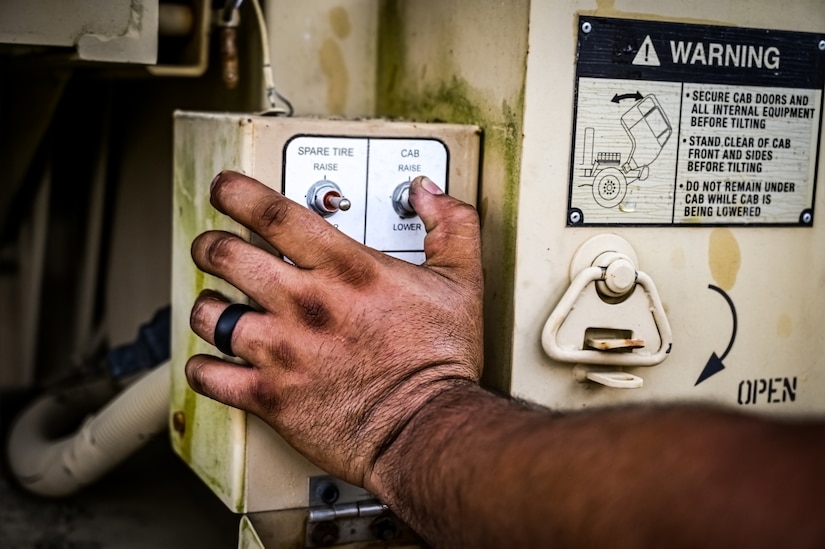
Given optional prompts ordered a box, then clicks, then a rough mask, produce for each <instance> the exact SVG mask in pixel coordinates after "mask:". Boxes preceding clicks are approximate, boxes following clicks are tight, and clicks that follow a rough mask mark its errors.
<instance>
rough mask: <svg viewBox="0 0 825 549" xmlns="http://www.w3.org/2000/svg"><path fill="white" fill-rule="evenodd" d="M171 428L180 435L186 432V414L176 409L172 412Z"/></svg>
mask: <svg viewBox="0 0 825 549" xmlns="http://www.w3.org/2000/svg"><path fill="white" fill-rule="evenodd" d="M172 428H173V429H174V430H175V432H176V433H178V434H179V435H180V436H183V434H184V433H185V432H186V414H184V413H183V412H181V411H177V412H175V413H174V414H172Z"/></svg>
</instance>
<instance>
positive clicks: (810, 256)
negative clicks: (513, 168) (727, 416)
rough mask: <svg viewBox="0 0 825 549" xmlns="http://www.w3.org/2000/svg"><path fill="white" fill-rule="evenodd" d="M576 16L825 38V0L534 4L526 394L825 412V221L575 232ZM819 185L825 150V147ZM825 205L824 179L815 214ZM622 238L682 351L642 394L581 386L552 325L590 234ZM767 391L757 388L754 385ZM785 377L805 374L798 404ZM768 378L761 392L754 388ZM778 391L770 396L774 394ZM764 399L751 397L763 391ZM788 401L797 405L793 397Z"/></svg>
mask: <svg viewBox="0 0 825 549" xmlns="http://www.w3.org/2000/svg"><path fill="white" fill-rule="evenodd" d="M577 14H594V15H599V16H609V17H623V18H632V19H645V20H665V21H678V22H686V23H700V22H701V23H709V24H713V25H725V26H732V27H735V26H746V27H755V28H770V29H785V30H793V31H809V32H812V31H817V32H823V31H825V12H823V10H822V6H821V3H820V2H818V1H816V0H800V1H792V2H784V3H781V4H777V3H774V2H768V1H762V2H752V3H749V4H748V7H747V9H744V8H743V6H742V4H741V2H733V1H730V2H708V1H693V2H679V3H663V2H652V1H650V2H649V1H626V2H615V3H614V2H597V3H593V2H585V1H579V2H564V3H560V2H549V1H547V2H533V3H532V5H531V17H530V54H529V60H528V69H527V92H526V97H525V127H524V134H525V137H524V148H523V157H522V164H521V166H522V178H521V185H520V194H519V216H518V248H517V265H516V288H515V328H514V330H515V331H514V349H513V360H512V370H511V373H512V385H511V387H510V389H511V391H512V393H513V394H515V395H518V396H521V397H524V398H528V399H531V400H535V401H537V402H540V403H543V404H546V405H550V406H553V407H557V408H568V409H569V408H579V407H585V406H598V405H607V404H618V403H625V402H640V401H664V402H673V401H683V400H688V401H707V402H713V403H718V404H721V405H725V406H732V407H735V408H738V409H740V410H743V411H750V410H754V411H761V412H767V413H777V414H797V413H802V414H805V413H817V414H822V413H825V398H823V396H822V395H823V394H825V364H823V358H822V354H823V350H825V340H824V338H823V335H822V334H823V331H822V329H821V325H822V324H823V322H825V315H823V311H825V252H823V251H824V250H825V223H823V222H822V220H817V222H816V223H815V225H814V227H813V228H767V227H762V228H760V227H729V228H727V227H689V228H682V227H679V228H669V227H664V228H663V227H645V228H632V227H606V228H595V227H594V228H578V227H570V228H568V227H566V226H565V222H566V205H567V195H568V181H569V176H570V174H569V169H570V148H571V132H572V127H573V104H574V95H573V93H574V83H575V68H576V57H575V56H576V37H577V33H578V29H577V18H576V16H577ZM819 154H820V156H819V160H818V162H819V166H820V175H819V177H820V179H821V178H822V173H821V170H822V165H823V164H824V163H825V162H823V161H824V160H825V158H823V147H822V146H821V143H820V153H819ZM823 207H825V193H823V192H822V185H821V184H820V185H819V190H818V196H817V197H816V205H815V210H816V211H822V210H823ZM602 233H614V234H617V235H619V236H621V237H622V238H624V239H625V240H626V241H628V242H629V243H630V244H631V246H632V247H633V248H634V249H635V252H636V253H637V254H638V262H639V265H638V268H639V269H640V270H642V271H644V272H646V273H648V274H649V275H650V276H651V277H652V279H653V281H654V282H655V284H656V286H657V287H658V290H659V294H660V296H661V298H662V301H663V302H664V307H665V310H666V312H667V316H668V319H669V321H670V325H671V327H672V329H673V337H674V346H673V350H672V352H671V353H670V357H669V358H667V359H666V360H665V361H664V362H663V363H662V364H660V365H658V366H653V367H649V368H632V369H629V371H630V372H631V373H634V374H637V375H639V376H641V377H643V378H644V386H643V387H642V388H640V389H633V390H623V389H612V388H607V387H604V386H601V385H597V384H593V383H590V382H588V383H579V382H577V381H575V380H574V377H573V374H572V370H573V365H572V364H562V363H558V362H554V361H552V360H550V359H549V358H548V357H547V355H546V354H545V353H544V352H543V350H542V347H541V344H540V341H541V332H542V327H543V326H544V323H545V321H546V320H547V318H548V316H549V315H550V313H551V312H552V311H553V309H554V307H555V305H556V303H558V301H559V300H560V299H561V297H562V294H563V293H564V292H565V290H566V289H567V287H568V286H569V284H570V277H569V275H568V272H569V265H570V262H571V260H572V258H573V256H574V254H575V251H576V249H577V248H578V247H579V246H580V245H581V244H582V243H584V242H585V241H587V240H588V239H589V238H591V237H592V236H594V235H597V234H602ZM709 284H712V285H715V286H717V287H719V288H721V289H723V290H724V291H725V292H726V293H727V294H728V295H729V296H730V298H731V300H732V301H733V303H734V305H735V308H736V312H737V315H738V330H737V334H736V339H735V342H734V344H733V346H732V347H731V350H730V354H729V355H728V356H727V357H726V359H725V360H724V363H725V366H726V368H725V369H724V370H723V371H722V372H720V373H718V374H716V375H714V376H713V377H712V378H709V379H708V380H706V381H704V382H702V383H701V384H698V385H696V381H697V379H698V377H699V375H700V373H701V371H702V369H703V367H704V365H705V364H706V363H707V361H708V360H709V358H710V357H711V354H712V353H714V352H715V353H716V354H718V355H721V354H722V353H723V351H724V350H725V349H726V346H727V345H728V344H729V342H730V339H731V334H732V329H733V326H732V323H733V318H732V314H731V310H730V308H729V306H728V304H727V303H726V302H725V300H724V299H723V298H722V296H721V295H720V294H719V293H717V292H715V291H711V290H710V289H709V288H708V285H709ZM771 380H775V381H774V382H775V384H776V386H775V387H773V388H772V389H770V388H767V386H765V390H764V391H763V392H762V393H759V394H758V395H757V394H754V393H752V392H751V391H752V390H753V388H754V387H757V389H758V387H759V386H761V385H763V384H770V383H771ZM785 380H788V382H790V380H795V381H794V383H796V386H795V387H796V388H795V391H794V398H793V399H791V398H790V394H789V393H788V392H787V391H786V390H785V389H786V386H785ZM754 384H756V385H754ZM771 390H773V391H778V392H774V393H773V394H770V391H771ZM754 396H756V397H757V399H756V400H757V402H756V403H753V402H752V400H753V399H752V397H754ZM783 401H784V402H783Z"/></svg>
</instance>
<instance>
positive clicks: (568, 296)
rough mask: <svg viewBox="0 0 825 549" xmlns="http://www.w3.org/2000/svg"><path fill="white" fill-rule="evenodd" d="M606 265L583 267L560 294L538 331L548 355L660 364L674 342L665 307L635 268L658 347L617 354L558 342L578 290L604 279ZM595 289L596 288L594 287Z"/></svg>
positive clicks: (617, 363) (580, 360)
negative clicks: (574, 347)
mask: <svg viewBox="0 0 825 549" xmlns="http://www.w3.org/2000/svg"><path fill="white" fill-rule="evenodd" d="M607 272H608V269H607V268H606V267H587V268H585V269H583V270H582V272H580V273H579V274H578V276H576V277H575V278H574V279H573V282H571V283H570V287H569V288H568V289H567V291H566V292H565V293H564V296H562V298H561V301H559V304H558V305H557V306H556V308H555V309H554V310H553V312H552V313H551V314H550V317H549V318H548V319H547V322H545V324H544V330H542V333H541V346H542V347H543V348H544V352H545V353H547V355H548V356H549V357H550V358H552V359H554V360H558V361H559V362H572V363H576V364H611V365H615V366H654V365H656V364H659V363H661V362H662V361H663V360H664V359H665V358H667V354H668V353H669V352H670V348H671V345H672V344H673V335H672V333H671V331H670V324H669V323H668V321H667V317H666V316H665V309H664V307H663V306H662V301H661V299H659V292H657V291H656V286H655V285H654V284H653V280H652V279H651V278H650V277H649V276H648V275H647V274H645V273H643V272H641V271H636V284H638V285H639V286H641V287H642V289H643V290H644V291H645V294H646V295H647V297H648V299H649V301H650V313H651V314H652V315H653V321H654V322H655V324H656V329H657V330H658V332H659V339H660V342H661V344H660V346H659V348H658V349H656V350H655V351H653V352H648V353H643V352H637V351H634V352H630V353H621V352H619V353H617V352H605V351H596V350H592V349H573V348H562V347H561V346H559V344H558V338H557V335H558V332H559V328H561V326H562V324H564V321H565V320H566V319H567V317H568V315H569V314H570V312H571V311H572V310H573V308H574V307H575V305H576V301H577V300H578V299H579V296H580V295H581V293H582V292H583V291H584V290H585V288H587V286H588V285H589V284H591V283H595V282H598V281H604V279H605V277H606V276H607ZM594 291H595V289H594Z"/></svg>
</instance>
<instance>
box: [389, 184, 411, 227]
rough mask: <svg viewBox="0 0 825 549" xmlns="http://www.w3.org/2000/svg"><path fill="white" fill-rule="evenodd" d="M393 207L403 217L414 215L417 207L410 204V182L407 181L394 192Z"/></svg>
mask: <svg viewBox="0 0 825 549" xmlns="http://www.w3.org/2000/svg"><path fill="white" fill-rule="evenodd" d="M392 207H393V209H394V210H395V213H397V214H398V215H399V216H400V217H402V218H407V217H414V216H415V215H417V214H416V213H415V208H413V207H412V204H410V182H409V181H405V182H404V183H401V184H400V185H398V186H397V187H396V188H395V190H394V191H393V192H392Z"/></svg>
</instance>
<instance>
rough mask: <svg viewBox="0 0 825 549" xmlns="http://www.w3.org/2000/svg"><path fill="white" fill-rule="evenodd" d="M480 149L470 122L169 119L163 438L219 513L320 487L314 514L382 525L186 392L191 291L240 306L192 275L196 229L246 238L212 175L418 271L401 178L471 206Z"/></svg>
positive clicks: (418, 244)
mask: <svg viewBox="0 0 825 549" xmlns="http://www.w3.org/2000/svg"><path fill="white" fill-rule="evenodd" d="M480 141H481V135H480V131H479V129H478V128H477V127H475V126H464V125H453V124H418V123H409V122H390V121H383V120H359V121H344V120H321V119H299V118H286V117H263V116H251V115H243V114H210V113H186V112H179V113H176V116H175V159H174V218H173V219H174V220H173V265H172V266H173V274H172V362H173V364H174V366H173V367H172V372H173V373H172V388H171V395H170V410H169V413H170V436H171V441H172V446H173V447H174V449H175V451H176V452H177V453H178V454H179V455H180V456H181V458H183V460H184V461H185V462H186V463H187V464H188V465H189V466H190V467H191V468H192V469H193V470H194V471H195V472H196V473H197V474H198V476H200V477H201V479H203V481H204V482H205V483H206V484H207V485H208V486H209V487H210V488H211V489H212V490H213V491H214V492H215V494H216V495H218V496H219V497H220V499H221V500H222V501H223V502H224V503H225V504H226V505H227V506H228V507H229V508H230V509H231V510H233V511H235V512H238V513H257V512H275V511H277V512H280V511H281V510H295V509H306V508H309V509H310V511H312V509H313V508H314V507H313V506H314V505H315V503H314V502H316V500H318V499H319V498H318V494H317V492H319V490H320V492H321V493H323V494H324V497H322V498H321V501H322V504H323V505H325V506H326V507H325V509H324V512H325V513H328V512H330V509H332V510H333V511H335V512H336V513H339V514H343V515H346V516H350V514H352V513H355V514H356V515H358V516H363V517H366V518H364V520H367V521H370V522H371V521H376V520H384V519H383V517H382V513H383V511H384V509H383V508H382V507H380V506H379V507H376V508H375V509H374V511H375V513H372V515H375V516H372V515H371V514H370V513H367V512H366V511H364V509H372V507H370V505H372V503H370V498H371V495H370V494H368V493H366V492H365V491H364V490H362V489H359V488H356V487H353V486H349V485H346V484H345V483H343V482H341V481H340V480H338V479H334V478H330V477H328V476H327V475H326V473H325V472H324V471H321V470H320V469H318V468H316V467H315V466H313V465H312V464H310V463H309V462H307V461H306V460H305V459H304V458H303V457H301V456H300V455H299V454H298V453H297V452H295V451H294V450H293V449H292V448H291V447H290V446H289V445H288V444H286V442H284V441H283V440H282V439H281V438H280V437H279V436H278V435H277V434H276V433H275V432H274V431H273V430H272V429H271V428H269V427H268V426H267V425H266V424H264V423H263V422H262V421H261V420H259V419H258V418H257V417H254V416H251V415H248V414H246V413H245V412H242V411H240V410H236V409H234V408H230V407H228V406H224V405H222V404H219V403H217V402H215V401H212V400H210V399H208V398H204V397H201V396H200V395H198V394H196V393H194V392H193V391H192V390H191V389H190V388H189V385H188V383H187V381H186V378H185V376H184V368H183V365H184V364H185V362H186V360H187V359H188V358H189V357H190V356H192V355H193V354H196V353H210V354H215V353H216V352H217V351H216V349H215V348H214V347H212V346H211V345H209V344H207V343H205V342H204V341H202V340H200V339H199V338H198V337H197V336H195V335H194V334H193V333H192V332H191V330H190V329H189V312H190V310H191V307H192V303H194V301H195V299H196V297H197V296H198V294H199V293H200V292H201V290H203V289H205V288H213V289H216V290H218V291H220V292H222V293H223V294H224V295H225V296H226V297H227V298H228V299H230V300H232V301H235V302H246V301H248V298H247V297H246V296H244V295H243V294H241V293H240V292H239V291H238V290H237V289H236V288H234V287H232V286H231V285H229V284H228V283H226V282H224V281H222V280H219V279H217V278H214V277H210V276H208V275H204V274H203V273H201V272H199V271H198V270H197V269H196V267H195V266H194V264H193V263H192V261H191V259H190V253H189V250H190V246H191V242H192V240H193V239H194V238H195V237H196V236H197V235H198V234H200V233H202V232H204V231H207V230H213V229H220V230H226V231H230V232H234V233H236V234H239V235H240V236H242V237H244V238H248V239H250V240H252V239H253V238H254V235H251V234H249V231H248V230H247V229H245V228H244V227H242V226H240V225H238V224H237V223H235V222H234V221H233V220H231V219H230V218H228V217H226V216H223V215H221V214H219V213H218V212H217V211H215V210H214V208H212V207H211V205H210V203H209V183H210V181H211V180H212V178H213V177H214V176H215V174H217V173H218V172H220V171H221V170H224V169H232V170H235V171H239V172H242V173H245V174H247V175H249V176H251V177H254V178H255V179H258V180H259V181H261V182H263V183H264V184H266V185H269V186H270V187H272V188H273V189H276V190H278V191H280V192H283V193H284V194H285V195H286V196H287V197H289V198H290V199H292V200H294V201H296V202H298V203H299V204H302V205H304V206H306V207H307V208H309V209H311V210H312V211H314V212H316V213H317V214H318V215H320V216H322V217H324V218H325V219H326V220H328V221H329V222H330V223H331V224H332V225H334V226H335V227H337V228H338V229H339V230H341V231H342V232H344V233H345V234H347V235H348V236H350V237H352V238H353V239H355V240H357V241H359V242H362V243H364V244H366V245H367V246H370V247H372V248H375V249H377V250H380V251H383V252H385V253H387V254H389V255H392V256H395V257H398V258H400V259H403V260H406V261H410V262H413V263H422V262H423V261H424V259H425V258H424V251H423V250H424V236H425V230H424V226H423V223H422V222H421V220H420V219H419V218H418V216H417V215H416V213H415V210H414V208H412V206H411V204H410V202H409V185H410V182H411V181H412V180H413V179H414V178H415V177H417V176H419V175H426V176H428V177H429V178H430V179H432V180H433V181H434V182H435V183H436V184H438V185H439V186H440V187H441V188H442V189H444V190H445V191H446V192H448V193H450V194H452V195H453V196H456V197H457V198H459V199H461V200H463V201H465V202H469V203H471V204H475V203H476V193H477V187H478V169H479V152H480ZM286 259H288V258H286ZM319 486H320V487H323V489H321V488H319ZM330 506H331V507H330ZM304 514H306V511H304ZM316 515H318V513H314V514H313V513H312V512H311V513H310V515H309V516H310V517H315V516H316ZM369 516H372V518H369ZM310 522H312V521H310ZM318 524H320V525H321V526H317V524H315V523H314V522H313V523H312V524H309V523H307V525H306V527H305V528H303V533H302V534H300V535H302V536H303V535H306V536H309V537H308V538H307V539H305V540H301V542H302V543H305V544H307V545H308V546H314V545H318V543H316V541H317V540H316V541H313V539H311V538H312V536H313V535H314V534H317V536H319V539H322V538H323V537H324V536H323V535H322V534H323V532H321V531H320V530H319V529H322V528H323V527H324V525H326V521H323V520H320V521H318ZM367 530H368V529H367ZM359 531H360V530H359ZM342 539H343V538H342Z"/></svg>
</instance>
